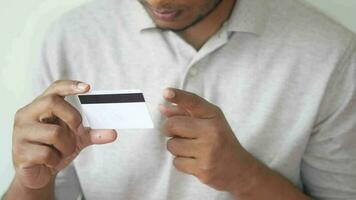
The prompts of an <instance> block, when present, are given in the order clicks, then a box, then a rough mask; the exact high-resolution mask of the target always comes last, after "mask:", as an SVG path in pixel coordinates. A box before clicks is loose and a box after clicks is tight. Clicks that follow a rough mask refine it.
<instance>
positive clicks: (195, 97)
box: [189, 94, 200, 108]
mask: <svg viewBox="0 0 356 200" xmlns="http://www.w3.org/2000/svg"><path fill="white" fill-rule="evenodd" d="M192 97H193V98H191V100H190V101H189V107H191V108H194V107H197V106H199V104H200V97H199V96H198V95H196V94H192Z"/></svg>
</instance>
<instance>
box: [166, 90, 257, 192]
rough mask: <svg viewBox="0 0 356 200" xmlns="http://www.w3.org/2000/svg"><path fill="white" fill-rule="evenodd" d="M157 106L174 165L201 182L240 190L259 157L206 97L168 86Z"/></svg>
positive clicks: (223, 188) (248, 180) (247, 183)
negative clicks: (245, 147)
mask: <svg viewBox="0 0 356 200" xmlns="http://www.w3.org/2000/svg"><path fill="white" fill-rule="evenodd" d="M163 96H164V98H165V99H166V100H167V101H168V102H170V103H172V105H170V106H164V105H161V106H160V112H161V113H162V115H164V116H165V117H167V119H166V121H165V122H164V123H163V125H162V127H161V131H162V133H163V134H164V135H166V136H167V137H171V138H170V139H169V140H168V142H167V149H168V151H169V152H171V153H172V154H173V155H174V156H175V158H174V162H173V164H174V166H175V167H176V168H177V169H178V170H179V171H181V172H183V173H187V174H191V175H194V176H196V177H197V178H198V179H199V180H200V181H201V182H203V183H205V184H207V185H209V186H211V187H213V188H215V189H217V190H223V191H227V192H234V193H236V191H239V192H243V191H244V190H247V189H248V188H249V187H250V186H251V184H252V182H253V173H254V170H255V168H256V166H258V165H257V163H258V161H257V160H256V159H255V158H254V157H253V156H252V155H251V154H249V153H248V152H247V151H246V150H245V149H244V148H243V147H242V146H241V144H240V143H239V141H238V140H237V138H236V137H235V134H234V133H233V131H232V129H231V127H230V126H229V124H228V122H227V120H226V118H225V116H224V114H223V112H222V111H221V109H220V108H219V107H217V106H216V105H213V104H211V103H209V102H208V101H206V100H205V99H203V98H201V97H199V96H197V95H195V94H193V93H190V92H186V91H183V90H178V89H174V88H167V89H166V90H165V91H164V95H163Z"/></svg>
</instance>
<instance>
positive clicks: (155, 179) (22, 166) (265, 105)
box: [5, 0, 356, 200]
mask: <svg viewBox="0 0 356 200" xmlns="http://www.w3.org/2000/svg"><path fill="white" fill-rule="evenodd" d="M42 61H43V64H42V67H41V69H40V70H39V74H38V76H37V79H38V80H37V87H36V88H37V91H38V93H39V92H42V91H44V92H42V94H41V95H39V96H38V97H37V98H36V99H35V100H34V101H33V102H32V103H30V104H29V105H27V106H25V107H24V108H22V109H20V110H19V111H18V112H17V114H16V117H15V125H14V133H13V134H14V140H13V141H14V144H13V160H14V165H15V169H16V176H15V178H14V181H13V183H12V185H11V186H10V188H9V190H8V192H7V195H6V197H5V199H54V198H55V197H56V199H66V200H67V199H76V198H77V197H78V196H82V197H85V198H86V199H87V200H91V199H152V200H159V199H239V200H250V199H289V200H292V199H298V200H299V199H300V200H301V199H310V198H315V199H355V198H356V145H355V142H356V102H355V101H356V98H355V95H356V93H355V89H356V40H355V35H354V34H353V33H351V32H350V31H348V30H346V29H345V28H343V27H342V26H340V25H338V24H336V23H334V22H332V21H331V20H329V19H327V18H326V17H324V16H323V15H321V14H319V13H317V12H315V11H314V10H313V9H312V8H309V7H307V6H305V5H303V4H302V3H301V2H299V1H297V0H268V1H265V0H237V1H235V0H195V1H191V0H176V1H173V0H141V1H136V0H96V1H93V2H90V3H88V4H86V5H84V6H82V7H80V8H78V9H75V10H73V11H71V12H70V13H68V14H67V15H65V17H63V18H62V19H61V20H60V21H58V22H57V23H56V25H55V26H54V28H53V29H52V31H51V32H50V33H49V35H48V37H47V40H46V42H45V45H44V51H43V59H42ZM56 80H60V81H56ZM73 80H80V81H73ZM54 81H56V82H54ZM53 82H54V83H53ZM52 83H53V84H52ZM87 83H88V84H87ZM90 87H92V88H93V89H129V88H139V89H141V90H142V91H143V92H144V94H145V96H146V100H147V104H148V108H149V110H150V111H151V113H152V117H153V120H154V123H155V127H156V128H155V129H152V130H132V131H129V130H119V131H118V132H116V131H115V130H91V129H90V128H84V127H83V125H82V119H81V117H80V114H79V112H78V111H77V110H76V109H75V108H74V107H73V106H72V105H71V104H69V103H68V102H67V101H64V97H66V96H71V95H76V94H81V93H85V92H87V91H88V90H89V88H90ZM165 88H167V89H165ZM162 91H163V98H162V96H161V95H160V94H161V92H162ZM160 104H161V105H160ZM158 105H160V106H159V108H158ZM117 133H119V134H120V138H119V139H118V140H117V141H115V140H116V138H117ZM94 144H106V145H95V146H94ZM89 146H90V147H89ZM85 147H87V148H85ZM84 148H85V149H84Z"/></svg>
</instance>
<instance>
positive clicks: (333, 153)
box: [301, 37, 356, 200]
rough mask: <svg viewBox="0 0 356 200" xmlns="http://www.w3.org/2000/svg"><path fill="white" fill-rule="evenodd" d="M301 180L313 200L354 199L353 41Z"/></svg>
mask: <svg viewBox="0 0 356 200" xmlns="http://www.w3.org/2000/svg"><path fill="white" fill-rule="evenodd" d="M301 176H302V180H303V184H304V189H305V192H306V193H307V194H309V195H310V196H312V197H314V198H315V199H321V200H331V199H333V200H336V199H337V200H341V199H343V200H344V199H345V200H346V199H348V200H349V199H356V42H355V37H354V39H353V40H352V41H351V42H350V45H349V48H348V49H347V50H346V53H345V55H344V57H343V59H341V61H340V63H339V64H338V65H337V67H336V68H335V70H334V73H333V74H332V76H331V77H330V81H329V84H328V87H327V89H326V92H325V94H324V98H323V101H322V103H321V105H320V109H319V118H318V120H317V121H316V124H315V127H314V130H313V133H312V135H311V138H310V141H309V144H308V146H307V148H306V151H305V154H304V156H303V161H302V165H301Z"/></svg>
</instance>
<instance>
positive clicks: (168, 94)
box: [163, 89, 175, 99]
mask: <svg viewBox="0 0 356 200" xmlns="http://www.w3.org/2000/svg"><path fill="white" fill-rule="evenodd" d="M163 96H164V97H165V98H167V99H171V98H173V97H175V93H174V91H172V90H171V89H165V90H164V92H163Z"/></svg>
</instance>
